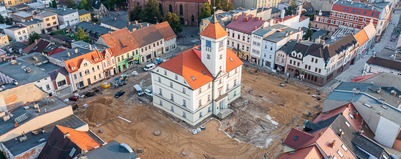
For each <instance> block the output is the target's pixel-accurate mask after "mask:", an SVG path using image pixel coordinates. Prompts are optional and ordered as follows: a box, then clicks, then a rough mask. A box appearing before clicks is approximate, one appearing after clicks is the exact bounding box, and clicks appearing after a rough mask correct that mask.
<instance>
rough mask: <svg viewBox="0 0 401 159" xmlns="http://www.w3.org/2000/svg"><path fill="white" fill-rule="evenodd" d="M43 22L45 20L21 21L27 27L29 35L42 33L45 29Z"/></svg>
mask: <svg viewBox="0 0 401 159" xmlns="http://www.w3.org/2000/svg"><path fill="white" fill-rule="evenodd" d="M42 24H43V22H42V21H40V20H37V19H31V20H29V21H26V22H23V23H19V25H21V26H24V27H26V28H27V30H28V34H29V35H32V34H33V33H37V34H42V31H43V25H42Z"/></svg>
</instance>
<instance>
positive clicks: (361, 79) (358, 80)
mask: <svg viewBox="0 0 401 159" xmlns="http://www.w3.org/2000/svg"><path fill="white" fill-rule="evenodd" d="M378 74H381V72H378V73H374V74H370V75H365V76H357V77H355V78H353V79H352V82H355V83H359V82H363V81H365V80H368V79H370V78H372V77H374V76H376V75H378Z"/></svg>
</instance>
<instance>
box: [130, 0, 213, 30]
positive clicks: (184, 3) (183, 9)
mask: <svg viewBox="0 0 401 159" xmlns="http://www.w3.org/2000/svg"><path fill="white" fill-rule="evenodd" d="M158 1H159V4H160V13H161V15H162V16H164V15H166V14H167V13H168V12H171V13H175V14H177V15H178V17H179V18H180V22H181V24H184V25H192V26H198V24H199V21H200V19H198V18H199V16H200V13H201V8H202V5H203V4H204V3H206V2H208V3H209V4H212V3H211V2H212V1H211V0H174V1H171V0H158ZM147 3H148V0H129V1H128V11H131V10H132V9H133V8H135V7H136V6H138V5H139V6H142V7H144V6H145V5H146V4H147ZM159 20H160V19H159Z"/></svg>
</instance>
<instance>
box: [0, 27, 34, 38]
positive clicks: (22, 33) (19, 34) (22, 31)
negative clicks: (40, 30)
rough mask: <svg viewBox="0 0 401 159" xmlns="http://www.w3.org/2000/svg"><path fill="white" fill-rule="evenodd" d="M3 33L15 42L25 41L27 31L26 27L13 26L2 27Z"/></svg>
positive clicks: (27, 34) (27, 35) (27, 36)
mask: <svg viewBox="0 0 401 159" xmlns="http://www.w3.org/2000/svg"><path fill="white" fill-rule="evenodd" d="M4 34H6V35H8V36H9V37H10V38H11V39H12V40H14V41H17V42H23V41H27V40H28V38H29V33H28V29H27V27H22V26H13V27H10V28H6V29H4Z"/></svg>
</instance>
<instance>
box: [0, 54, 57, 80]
mask: <svg viewBox="0 0 401 159" xmlns="http://www.w3.org/2000/svg"><path fill="white" fill-rule="evenodd" d="M16 61H17V64H11V62H7V63H4V64H2V65H0V72H1V73H3V74H5V75H7V76H9V77H11V78H13V79H14V80H17V82H18V85H24V84H28V83H32V82H35V81H38V80H41V79H44V78H46V77H49V75H48V74H47V72H45V71H43V70H42V69H40V68H39V67H36V66H34V65H32V64H30V63H28V62H25V61H22V60H18V59H17V60H16ZM24 69H30V70H31V72H29V73H28V72H27V71H25V70H24ZM14 86H15V85H13V86H12V87H14Z"/></svg>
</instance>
